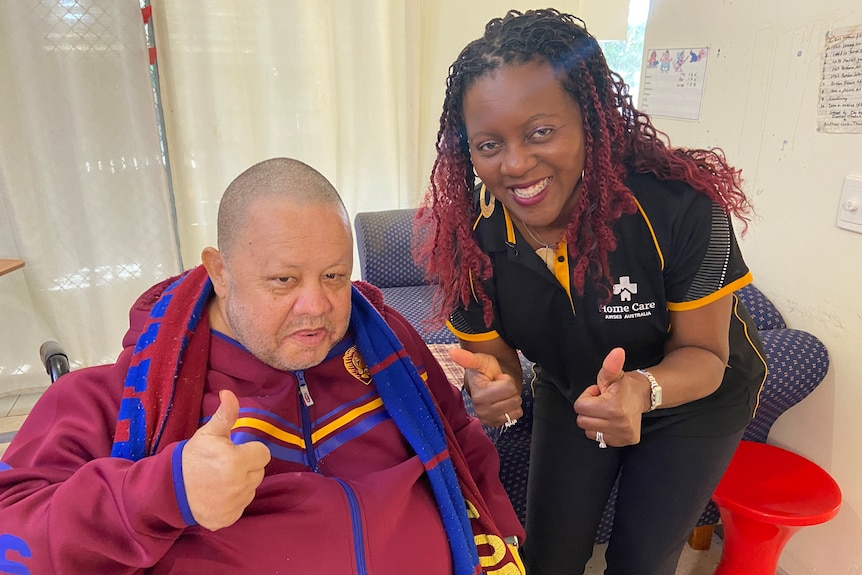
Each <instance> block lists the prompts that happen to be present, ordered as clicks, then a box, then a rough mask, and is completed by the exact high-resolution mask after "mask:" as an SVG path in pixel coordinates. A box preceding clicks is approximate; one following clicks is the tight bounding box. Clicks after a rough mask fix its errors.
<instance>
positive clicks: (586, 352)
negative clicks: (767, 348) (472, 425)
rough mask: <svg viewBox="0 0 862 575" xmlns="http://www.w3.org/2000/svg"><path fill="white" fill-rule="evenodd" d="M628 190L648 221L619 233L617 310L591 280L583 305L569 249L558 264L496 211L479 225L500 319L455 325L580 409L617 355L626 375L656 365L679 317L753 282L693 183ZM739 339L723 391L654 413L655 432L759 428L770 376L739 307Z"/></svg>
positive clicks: (473, 312)
mask: <svg viewBox="0 0 862 575" xmlns="http://www.w3.org/2000/svg"><path fill="white" fill-rule="evenodd" d="M626 183H627V185H628V186H629V188H630V189H631V190H632V191H633V193H634V196H635V199H636V200H637V203H638V211H637V212H635V213H633V214H626V215H623V216H622V218H620V220H619V221H618V222H616V223H615V224H614V225H613V230H614V233H615V234H616V237H617V241H618V246H617V249H616V250H615V251H614V252H612V253H610V254H608V262H609V265H610V272H611V275H612V278H613V282H614V283H613V286H612V291H613V295H612V296H611V299H610V301H608V302H607V303H603V302H602V292H600V291H599V290H597V289H596V287H595V285H593V284H592V283H591V282H590V281H589V280H587V282H586V285H585V288H584V294H583V295H578V294H577V293H576V291H575V290H573V289H570V270H569V261H568V260H569V257H568V253H567V249H566V246H565V244H560V246H558V249H557V253H556V259H555V260H554V261H552V262H550V264H549V265H546V262H545V261H543V260H542V259H541V258H540V257H539V256H538V255H537V254H536V252H534V251H533V249H532V247H530V245H529V244H528V243H527V241H526V240H525V239H524V238H523V237H522V236H521V235H520V232H519V231H518V230H517V228H516V227H515V226H514V225H513V224H512V221H511V218H510V216H509V213H508V211H507V210H506V209H505V207H503V205H502V204H501V203H500V202H496V205H495V207H494V211H493V212H492V213H491V214H490V216H488V217H483V216H481V215H479V216H477V220H476V223H475V226H474V236H475V238H476V241H477V242H478V244H479V247H480V248H481V249H482V250H483V251H484V252H485V253H487V254H488V256H489V257H490V259H491V264H492V266H493V276H492V278H491V279H490V280H488V281H487V282H486V283H485V284H484V285H485V291H486V293H487V294H488V296H489V297H490V298H491V301H492V303H493V311H494V319H493V322H492V325H491V326H486V325H485V322H484V321H483V314H482V308H481V305H479V304H478V302H473V304H472V305H470V306H469V307H468V308H467V309H458V310H456V311H455V312H454V313H453V314H452V315H451V317H450V322H449V327H450V329H451V330H452V331H453V332H454V333H455V335H456V336H458V337H459V338H461V339H463V340H467V341H482V340H489V339H493V338H495V337H497V336H499V337H501V338H503V340H504V341H505V342H506V343H507V344H508V345H509V346H511V347H512V348H513V349H518V350H520V351H521V352H522V353H523V354H524V355H525V356H526V357H527V358H528V359H530V360H531V361H534V362H536V364H537V370H536V371H537V374H538V376H539V377H540V378H541V379H542V380H546V381H549V382H552V383H553V384H554V385H556V386H557V387H558V388H559V389H560V391H561V392H562V393H563V394H564V395H565V396H566V397H567V398H568V399H569V400H570V401H572V402H574V401H575V399H577V397H578V396H579V395H580V394H581V393H582V392H583V390H584V389H586V388H587V387H588V386H590V385H592V384H594V383H595V381H596V376H597V374H598V372H599V369H600V368H601V364H602V361H603V360H604V358H605V356H606V355H607V354H608V352H609V351H610V350H611V349H613V348H614V347H622V348H623V349H625V351H626V364H625V369H626V370H633V369H637V368H647V367H650V366H653V365H655V364H657V363H659V362H660V361H661V360H662V357H663V356H664V346H665V343H666V342H667V339H668V338H669V330H670V311H685V310H690V309H696V308H698V307H701V306H704V305H706V304H708V303H711V302H713V301H715V300H717V299H719V298H721V297H724V296H726V295H728V294H731V293H733V292H734V291H736V290H737V289H739V288H741V287H743V286H745V285H747V284H748V283H750V282H751V279H752V278H751V273H750V272H749V270H748V267H747V266H746V265H745V262H744V261H743V259H742V254H741V253H740V251H739V247H738V245H737V242H736V238H735V236H734V233H733V228H732V226H731V223H730V219H729V217H728V216H727V214H726V213H725V212H724V210H723V209H722V208H721V207H720V206H718V205H716V204H715V203H713V202H712V201H711V200H710V199H709V198H708V197H707V196H706V195H704V194H702V193H700V192H698V191H697V190H694V189H693V188H691V187H690V186H688V185H687V184H684V183H681V182H666V181H659V180H658V179H656V178H655V177H654V176H652V175H646V174H638V175H635V176H632V177H630V178H629V179H628V180H627V182H626ZM477 213H479V212H478V210H477ZM550 267H553V268H554V271H553V272H552V271H551V269H550ZM729 338H730V359H729V361H728V368H727V370H726V371H725V377H724V379H723V381H722V384H721V386H720V387H719V388H718V390H716V391H715V392H714V393H713V394H711V395H710V396H708V397H705V398H703V399H700V400H697V401H694V402H691V403H687V404H684V405H681V406H677V407H673V408H667V409H660V410H656V411H654V412H651V413H648V414H645V416H644V417H645V419H644V424H643V425H644V432H648V431H649V429H650V428H655V427H657V426H661V427H664V426H666V425H671V424H673V425H675V430H678V432H679V433H680V434H685V435H713V434H723V433H730V432H732V431H736V430H738V429H741V428H742V427H744V426H745V425H746V424H747V422H748V421H749V419H750V417H751V414H752V413H753V410H754V408H755V406H756V404H757V397H758V394H759V391H760V388H761V386H762V384H763V380H764V379H765V376H766V365H765V362H764V360H763V351H762V345H761V343H760V340H759V338H758V337H757V330H756V328H755V326H754V323H753V322H752V320H751V318H750V316H749V315H748V313H747V311H746V310H745V308H744V307H743V306H742V305H741V304H739V302H738V300H737V299H736V298H735V297H734V306H733V314H732V318H731V326H730V333H729Z"/></svg>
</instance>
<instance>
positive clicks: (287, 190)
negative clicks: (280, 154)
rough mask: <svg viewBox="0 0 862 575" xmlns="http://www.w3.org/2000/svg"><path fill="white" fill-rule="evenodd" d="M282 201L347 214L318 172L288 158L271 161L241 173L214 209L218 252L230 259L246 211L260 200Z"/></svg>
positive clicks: (339, 200) (339, 198) (336, 194)
mask: <svg viewBox="0 0 862 575" xmlns="http://www.w3.org/2000/svg"><path fill="white" fill-rule="evenodd" d="M273 197H274V198H284V199H288V200H291V201H294V202H296V203H297V204H298V205H308V204H332V205H335V206H338V207H339V208H340V211H341V212H343V214H344V217H345V219H346V218H347V212H346V210H345V208H344V203H343V202H342V201H341V197H340V196H339V195H338V192H337V191H336V189H335V187H334V186H333V185H332V184H331V183H330V182H329V180H327V179H326V178H325V177H324V176H323V175H322V174H321V173H320V172H318V171H317V170H315V169H314V168H312V167H311V166H309V165H308V164H304V163H302V162H300V161H299V160H294V159H291V158H272V159H269V160H264V161H262V162H260V163H257V164H255V165H253V166H252V167H250V168H249V169H247V170H246V171H244V172H243V173H241V174H240V175H239V176H237V177H236V179H234V181H233V182H231V183H230V185H229V186H228V187H227V190H225V193H224V195H223V196H222V199H221V202H220V203H219V209H218V232H217V233H218V249H219V251H221V252H222V253H223V254H224V255H225V256H226V257H228V258H229V257H230V253H231V250H232V248H233V245H234V243H235V241H236V239H237V237H238V236H239V235H240V233H241V231H242V229H243V226H244V225H245V221H246V217H247V215H248V208H249V206H251V205H252V204H253V203H254V202H255V201H257V200H259V199H262V198H273Z"/></svg>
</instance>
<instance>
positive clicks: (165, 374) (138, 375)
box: [111, 266, 508, 575]
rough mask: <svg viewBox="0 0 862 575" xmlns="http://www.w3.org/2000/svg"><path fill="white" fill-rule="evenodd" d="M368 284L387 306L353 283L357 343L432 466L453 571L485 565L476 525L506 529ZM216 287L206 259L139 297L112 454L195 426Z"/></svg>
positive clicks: (137, 455)
mask: <svg viewBox="0 0 862 575" xmlns="http://www.w3.org/2000/svg"><path fill="white" fill-rule="evenodd" d="M165 286H167V287H165ZM358 288H359V289H358ZM363 293H366V294H368V296H369V299H371V300H372V301H375V303H378V307H382V296H381V295H380V292H379V290H377V288H374V287H373V286H371V285H370V284H366V283H364V282H356V283H355V284H354V286H353V293H352V313H351V316H350V330H351V333H352V334H353V336H354V338H355V340H356V344H357V349H358V351H359V353H360V355H361V356H362V358H363V359H364V360H365V363H366V365H367V366H368V370H369V373H370V374H371V376H372V379H373V381H374V385H375V386H376V388H377V391H378V393H379V394H380V397H381V398H382V400H383V404H384V405H385V406H386V410H387V411H388V412H389V414H390V415H391V417H392V419H393V420H394V422H395V423H396V424H397V425H398V428H399V429H400V430H401V432H402V433H403V434H404V437H405V438H406V439H407V441H408V442H409V443H410V445H411V446H412V448H413V449H414V450H415V451H416V453H417V455H418V456H419V458H420V459H421V461H422V462H423V464H424V465H425V469H426V473H427V475H428V478H429V480H430V484H431V488H432V491H433V493H434V496H435V498H436V501H437V505H438V507H439V510H440V515H441V517H442V519H443V524H444V526H445V528H446V533H447V536H448V539H449V545H450V549H451V551H452V559H453V563H454V567H455V574H456V575H475V574H477V573H481V566H480V564H479V558H478V554H477V551H476V542H475V539H474V533H475V534H477V535H480V534H494V535H497V536H499V533H498V530H497V529H496V527H495V526H494V525H493V522H492V521H491V519H490V513H489V512H488V510H487V508H486V506H485V504H484V500H483V499H482V497H481V495H480V494H479V493H478V488H477V487H476V484H475V482H474V481H473V479H472V476H471V475H470V473H469V469H468V468H467V463H466V460H465V459H464V455H463V453H462V452H461V450H460V448H459V446H458V444H457V442H456V441H455V437H454V433H453V432H452V430H451V428H450V427H449V426H448V423H447V422H445V420H444V419H442V418H441V417H440V414H439V410H438V409H437V406H436V404H435V402H434V399H433V397H432V396H431V394H430V392H429V390H428V388H427V386H426V385H425V383H424V382H423V381H422V378H421V377H420V375H419V373H418V372H417V370H416V368H415V367H414V365H413V362H412V361H411V360H410V358H409V356H408V355H407V353H406V352H405V351H404V348H403V346H402V345H401V342H400V341H399V340H398V338H397V336H396V335H395V333H394V332H393V331H392V329H391V328H390V327H389V326H388V325H387V324H386V322H385V321H384V319H383V318H382V317H381V315H380V312H379V311H378V310H377V309H376V308H375V306H374V305H372V303H370V302H369V299H366V297H365V296H364V295H363ZM211 294H212V283H211V282H210V280H209V277H208V276H207V273H206V270H205V269H204V268H203V266H198V267H197V268H194V269H192V270H190V271H188V272H186V273H184V274H183V275H181V276H179V278H172V279H171V280H167V281H165V282H162V284H159V285H158V286H154V288H152V289H151V290H150V291H149V292H147V293H146V294H144V296H142V298H141V299H139V301H138V303H139V304H141V305H144V306H145V307H146V306H149V305H152V307H151V311H150V315H149V317H148V319H147V321H146V324H145V326H144V330H143V333H142V335H141V336H140V337H139V338H138V341H137V344H136V346H135V350H134V354H133V356H132V360H131V363H130V366H129V370H128V372H127V375H126V381H125V388H124V392H123V399H122V402H121V404H120V412H119V415H118V421H117V429H116V434H115V439H114V445H113V450H112V453H111V455H112V456H114V457H123V458H126V459H131V460H133V461H137V460H139V459H142V458H144V457H147V456H149V455H153V454H155V453H156V452H157V451H159V448H160V445H162V444H163V445H167V444H169V443H171V442H174V441H179V440H182V439H186V438H188V437H191V435H193V434H194V432H195V431H196V429H197V422H198V417H197V415H198V414H199V413H200V409H201V401H202V395H203V389H204V383H205V381H204V378H205V376H206V368H207V360H208V356H209V320H208V317H207V313H206V306H207V302H208V301H209V298H210V296H211ZM173 414H178V415H177V416H176V417H171V415H173ZM465 498H466V499H468V500H469V501H470V502H471V503H472V504H473V505H474V506H476V507H477V509H478V515H479V517H478V518H473V519H472V520H471V519H469V518H468V516H467V509H466V504H465ZM506 553H507V554H508V550H506Z"/></svg>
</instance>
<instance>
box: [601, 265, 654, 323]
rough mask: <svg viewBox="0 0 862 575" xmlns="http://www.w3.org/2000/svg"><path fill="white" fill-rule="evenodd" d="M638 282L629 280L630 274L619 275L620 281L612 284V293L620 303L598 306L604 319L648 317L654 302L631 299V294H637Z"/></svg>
mask: <svg viewBox="0 0 862 575" xmlns="http://www.w3.org/2000/svg"><path fill="white" fill-rule="evenodd" d="M637 293H638V284H637V283H636V282H633V281H632V280H631V277H630V276H620V281H619V282H618V283H615V284H614V295H615V296H618V297H619V298H620V299H619V301H620V303H618V304H617V303H615V302H612V303H609V304H607V305H603V306H601V307H600V308H599V311H600V312H601V313H603V314H604V316H605V319H608V320H610V319H635V318H640V317H649V316H651V315H652V310H654V309H655V302H654V301H650V302H638V301H632V296H634V295H637Z"/></svg>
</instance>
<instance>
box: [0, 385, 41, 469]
mask: <svg viewBox="0 0 862 575" xmlns="http://www.w3.org/2000/svg"><path fill="white" fill-rule="evenodd" d="M40 395H42V393H41V392H36V393H25V394H22V395H6V396H3V397H0V455H3V452H4V451H6V446H7V445H8V444H9V441H10V439H11V436H12V434H13V433H14V432H15V431H17V430H18V428H19V427H21V424H22V423H23V422H24V418H25V417H27V414H28V413H30V409H31V408H32V407H33V405H34V404H35V403H36V400H37V399H39V396H40Z"/></svg>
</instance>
